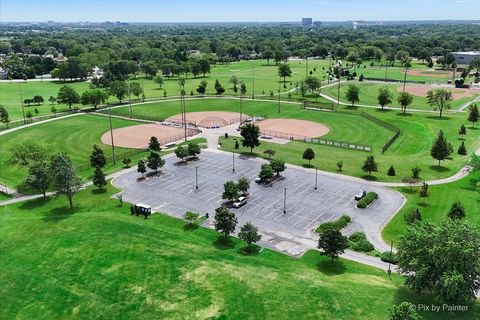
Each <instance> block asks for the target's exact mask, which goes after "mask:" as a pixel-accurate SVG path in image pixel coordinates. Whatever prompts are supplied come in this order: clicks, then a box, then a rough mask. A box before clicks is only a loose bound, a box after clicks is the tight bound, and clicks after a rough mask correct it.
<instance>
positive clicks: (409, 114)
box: [397, 112, 413, 117]
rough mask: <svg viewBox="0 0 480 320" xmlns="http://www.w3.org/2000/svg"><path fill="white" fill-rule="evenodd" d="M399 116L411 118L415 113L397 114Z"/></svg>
mask: <svg viewBox="0 0 480 320" xmlns="http://www.w3.org/2000/svg"><path fill="white" fill-rule="evenodd" d="M397 116H400V117H411V116H413V113H409V112H407V113H403V112H397Z"/></svg>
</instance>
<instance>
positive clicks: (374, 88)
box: [322, 81, 480, 112]
mask: <svg viewBox="0 0 480 320" xmlns="http://www.w3.org/2000/svg"><path fill="white" fill-rule="evenodd" d="M350 84H355V85H357V86H358V87H359V89H360V92H359V97H360V101H359V102H357V103H356V104H364V105H371V106H376V105H378V101H377V95H378V89H380V88H383V87H385V86H386V87H388V89H389V90H390V92H391V93H392V97H393V98H392V103H391V104H390V105H389V106H390V107H400V105H399V104H398V102H397V97H398V91H399V89H398V88H400V90H401V89H402V88H403V84H400V83H399V84H391V83H388V84H383V83H377V82H374V83H372V82H359V81H350V82H346V83H342V84H341V85H340V101H342V102H345V103H350V102H348V101H347V99H346V96H345V94H346V92H347V88H348V85H350ZM436 88H437V87H432V89H436ZM337 90H338V89H337V86H331V87H328V88H324V89H322V93H324V94H326V95H328V96H330V97H332V98H335V99H336V98H337ZM455 90H456V89H452V91H455ZM473 93H474V94H475V95H476V96H478V95H479V94H480V92H479V91H478V90H475V91H473ZM473 99H474V97H468V98H467V97H465V98H461V99H457V100H453V101H452V103H451V105H452V109H457V108H458V107H460V106H462V105H463V104H465V103H467V102H468V101H471V100H473ZM409 108H411V109H422V110H433V107H431V106H430V105H429V104H428V101H427V98H426V97H420V96H416V95H414V96H413V101H412V104H411V105H410V107H409ZM407 112H408V109H407Z"/></svg>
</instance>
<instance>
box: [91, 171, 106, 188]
mask: <svg viewBox="0 0 480 320" xmlns="http://www.w3.org/2000/svg"><path fill="white" fill-rule="evenodd" d="M92 181H93V185H94V186H95V187H97V188H98V189H100V190H101V189H104V188H105V186H106V185H107V180H105V174H104V173H103V171H102V169H101V168H100V167H96V168H95V172H94V173H93V179H92Z"/></svg>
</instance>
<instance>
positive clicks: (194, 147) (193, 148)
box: [187, 141, 202, 158]
mask: <svg viewBox="0 0 480 320" xmlns="http://www.w3.org/2000/svg"><path fill="white" fill-rule="evenodd" d="M187 151H188V156H189V157H194V158H196V157H198V155H199V154H200V152H202V149H201V148H200V145H199V144H198V143H196V142H193V141H192V142H189V143H188V145H187Z"/></svg>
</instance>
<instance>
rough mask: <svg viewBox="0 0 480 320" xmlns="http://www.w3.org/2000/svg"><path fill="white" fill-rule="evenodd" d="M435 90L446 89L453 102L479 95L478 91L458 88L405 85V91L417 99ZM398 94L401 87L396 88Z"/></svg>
mask: <svg viewBox="0 0 480 320" xmlns="http://www.w3.org/2000/svg"><path fill="white" fill-rule="evenodd" d="M435 89H447V90H449V91H450V92H452V99H453V100H458V99H462V98H470V97H474V96H475V95H477V94H479V93H480V91H478V90H474V89H460V88H442V87H432V86H426V85H425V86H422V85H419V86H415V85H407V86H405V91H406V92H408V93H410V94H412V95H414V96H417V97H426V96H427V92H428V91H430V90H435ZM397 91H398V92H402V91H403V86H398V87H397Z"/></svg>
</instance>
